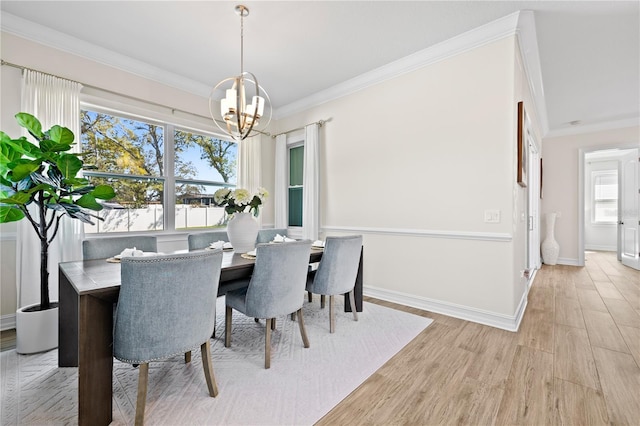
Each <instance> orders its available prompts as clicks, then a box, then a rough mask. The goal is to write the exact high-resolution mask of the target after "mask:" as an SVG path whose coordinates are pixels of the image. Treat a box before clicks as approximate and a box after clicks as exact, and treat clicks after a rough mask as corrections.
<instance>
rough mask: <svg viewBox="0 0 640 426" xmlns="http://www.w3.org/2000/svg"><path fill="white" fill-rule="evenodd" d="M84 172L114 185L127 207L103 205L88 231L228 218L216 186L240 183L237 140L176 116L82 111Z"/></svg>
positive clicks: (193, 224) (205, 223)
mask: <svg viewBox="0 0 640 426" xmlns="http://www.w3.org/2000/svg"><path fill="white" fill-rule="evenodd" d="M81 143H82V150H83V152H85V153H86V154H85V163H86V164H91V165H95V169H91V170H85V171H84V175H85V176H86V177H88V178H89V179H90V180H91V181H92V182H94V183H96V184H100V183H108V184H109V185H112V186H113V187H114V189H115V191H116V198H115V199H114V200H112V201H113V202H116V203H118V204H120V205H121V206H122V207H124V208H123V209H114V210H103V211H101V212H100V216H101V217H103V218H104V221H96V224H95V225H86V226H85V232H87V233H108V232H134V231H161V230H165V229H167V230H173V229H178V230H180V229H192V228H202V227H212V226H224V224H225V220H226V216H225V214H224V209H223V208H220V207H215V206H213V205H212V202H211V200H212V199H213V193H214V192H215V191H216V190H217V189H218V188H221V187H235V182H236V180H235V171H236V156H237V146H236V144H235V143H234V142H230V141H226V140H223V139H218V138H216V137H215V136H213V135H207V134H205V133H204V132H194V131H192V130H188V129H181V128H176V126H174V125H173V124H170V123H163V122H154V121H152V120H146V119H133V118H130V117H126V116H124V115H122V116H117V115H113V114H111V113H104V112H99V111H89V110H82V111H81Z"/></svg>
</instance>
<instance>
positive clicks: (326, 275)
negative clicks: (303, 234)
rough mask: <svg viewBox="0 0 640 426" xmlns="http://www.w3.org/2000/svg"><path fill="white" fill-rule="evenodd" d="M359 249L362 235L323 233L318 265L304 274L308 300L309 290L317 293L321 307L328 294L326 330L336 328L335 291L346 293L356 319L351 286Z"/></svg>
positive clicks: (360, 248) (353, 281) (356, 269)
mask: <svg viewBox="0 0 640 426" xmlns="http://www.w3.org/2000/svg"><path fill="white" fill-rule="evenodd" d="M361 250H362V235H353V236H346V237H327V239H326V241H325V243H324V253H323V254H322V259H320V265H318V269H317V270H316V271H312V272H310V273H309V275H308V276H307V291H308V292H309V301H311V294H312V293H315V294H320V295H321V297H322V302H321V303H322V307H324V296H329V331H330V332H331V333H333V332H334V331H335V328H336V320H335V312H334V310H335V309H334V296H335V295H338V294H344V293H349V300H350V302H351V306H352V307H353V318H354V320H356V321H358V313H357V312H356V309H355V306H356V304H355V297H354V293H353V288H354V286H355V283H356V276H357V275H358V265H359V263H360V252H361Z"/></svg>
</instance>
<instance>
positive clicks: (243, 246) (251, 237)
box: [227, 212, 260, 253]
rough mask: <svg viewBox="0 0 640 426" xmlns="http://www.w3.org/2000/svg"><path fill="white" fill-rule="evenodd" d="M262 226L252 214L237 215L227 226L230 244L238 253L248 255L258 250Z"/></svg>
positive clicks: (242, 213)
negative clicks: (257, 239)
mask: <svg viewBox="0 0 640 426" xmlns="http://www.w3.org/2000/svg"><path fill="white" fill-rule="evenodd" d="M259 228H260V225H259V224H258V221H257V220H255V218H254V217H253V216H252V215H251V213H247V212H241V213H235V214H234V215H233V217H232V218H231V220H230V221H229V223H228V224H227V235H228V236H229V242H230V243H231V245H232V246H233V250H234V251H235V252H236V253H246V252H248V251H251V250H253V249H254V248H256V238H258V229H259Z"/></svg>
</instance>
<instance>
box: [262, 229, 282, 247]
mask: <svg viewBox="0 0 640 426" xmlns="http://www.w3.org/2000/svg"><path fill="white" fill-rule="evenodd" d="M276 234H280V235H282V236H283V237H286V236H287V229H286V228H277V229H261V230H259V231H258V238H256V244H262V243H268V242H269V241H273V238H274V237H275V236H276Z"/></svg>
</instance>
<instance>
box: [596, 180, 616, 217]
mask: <svg viewBox="0 0 640 426" xmlns="http://www.w3.org/2000/svg"><path fill="white" fill-rule="evenodd" d="M591 180H592V182H593V206H592V207H593V209H592V211H593V215H592V222H593V223H600V224H605V223H608V224H612V223H613V224H615V223H617V222H618V172H617V171H616V170H605V171H594V172H592V173H591Z"/></svg>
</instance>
